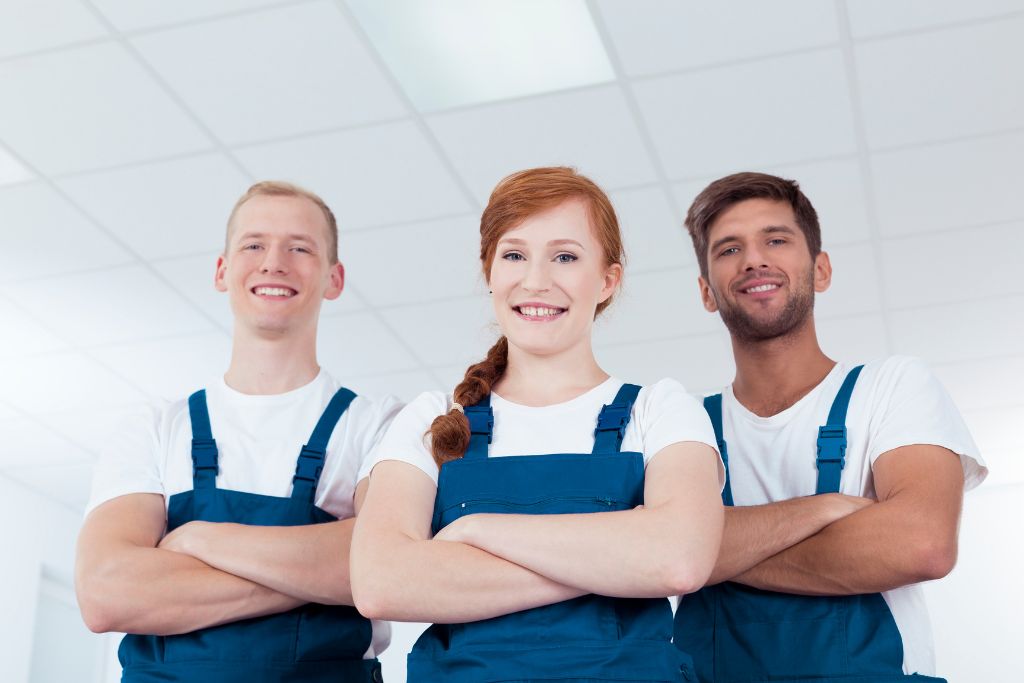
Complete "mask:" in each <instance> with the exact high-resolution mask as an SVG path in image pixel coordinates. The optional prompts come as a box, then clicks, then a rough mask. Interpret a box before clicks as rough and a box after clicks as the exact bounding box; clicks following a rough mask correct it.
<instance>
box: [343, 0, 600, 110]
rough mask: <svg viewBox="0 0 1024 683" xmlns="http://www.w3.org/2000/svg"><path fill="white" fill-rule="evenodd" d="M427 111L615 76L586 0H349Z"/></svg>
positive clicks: (379, 48)
mask: <svg viewBox="0 0 1024 683" xmlns="http://www.w3.org/2000/svg"><path fill="white" fill-rule="evenodd" d="M348 5H349V7H350V8H351V9H352V12H353V14H354V15H355V17H356V19H357V20H358V21H359V23H360V24H361V25H362V27H363V30H364V31H365V32H366V34H367V36H368V37H369V39H370V41H371V42H372V43H373V45H374V47H375V48H376V49H377V51H378V53H379V54H380V56H381V57H382V58H383V60H384V62H385V63H386V64H387V66H388V68H390V70H391V72H392V73H393V74H394V75H395V77H396V78H397V79H398V82H399V83H400V84H401V86H402V88H403V89H404V90H405V92H406V94H407V95H408V96H409V98H410V99H411V100H412V102H413V104H414V105H415V106H416V107H417V109H419V110H420V111H437V110H439V109H447V108H451V107H457V106H461V105H467V104H477V103H480V102H491V101H494V100H503V99H508V98H512V97H522V96H524V95H533V94H537V93H544V92H551V91H554V90H561V89H564V88H574V87H580V86H586V85H592V84H597V83H606V82H608V81H611V80H614V78H615V74H614V71H613V70H612V67H611V64H610V63H609V61H608V55H607V53H606V52H605V49H604V45H603V43H602V42H601V37H600V36H599V35H598V33H597V29H596V28H595V26H594V22H593V18H592V17H591V16H590V12H589V10H588V9H587V6H586V3H585V2H583V0H516V2H508V0H388V1H387V2H381V1H380V0H348Z"/></svg>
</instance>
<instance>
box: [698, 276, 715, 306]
mask: <svg viewBox="0 0 1024 683" xmlns="http://www.w3.org/2000/svg"><path fill="white" fill-rule="evenodd" d="M697 287H698V288H699V289H700V300H701V303H703V304H704V310H705V311H707V312H708V313H717V312H718V302H717V301H715V294H714V292H712V291H711V285H709V284H708V281H707V280H705V279H704V276H702V275H701V276H698V277H697Z"/></svg>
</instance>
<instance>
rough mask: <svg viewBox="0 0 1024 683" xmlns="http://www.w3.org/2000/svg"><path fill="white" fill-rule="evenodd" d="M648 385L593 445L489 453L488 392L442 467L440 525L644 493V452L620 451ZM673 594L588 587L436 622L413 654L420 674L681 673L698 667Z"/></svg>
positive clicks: (549, 677)
mask: <svg viewBox="0 0 1024 683" xmlns="http://www.w3.org/2000/svg"><path fill="white" fill-rule="evenodd" d="M639 391H640V387H638V386H635V385H632V384H626V385H623V387H622V389H620V390H619V392H618V394H617V395H616V396H615V399H614V400H613V401H612V403H611V404H609V405H606V406H604V408H602V410H601V413H600V415H599V416H598V420H597V429H596V430H595V439H594V449H593V452H592V453H558V454H551V455H522V456H505V457H496V458H489V457H488V456H487V450H488V448H487V444H489V443H490V442H491V429H492V427H493V426H494V416H493V413H492V411H491V406H490V396H488V397H486V398H485V399H483V400H482V401H481V402H480V403H478V404H476V405H475V406H468V407H466V409H465V410H466V417H467V418H469V423H470V431H471V432H472V436H471V438H470V445H469V448H468V449H467V451H466V454H465V455H464V456H463V457H462V458H461V459H459V460H453V461H451V462H447V463H445V464H444V466H443V467H442V468H441V472H440V475H439V478H438V484H437V497H436V499H435V503H434V519H433V525H432V526H433V530H434V533H435V534H436V533H437V532H438V531H439V530H441V529H442V528H444V527H445V526H447V525H448V524H451V523H452V522H453V521H455V520H456V519H458V518H459V517H462V516H464V515H471V514H474V513H478V512H490V513H514V514H539V515H543V514H564V513H580V512H606V511H609V510H630V509H632V508H634V507H636V506H637V505H640V504H641V503H642V502H643V492H644V491H643V489H644V460H643V455H642V454H641V453H635V452H628V453H622V452H620V448H621V446H622V438H623V435H624V434H625V431H626V425H627V424H628V423H629V418H630V411H631V409H632V406H633V402H634V401H635V400H636V396H637V393H638V392H639ZM671 630H672V614H671V608H670V607H669V603H668V600H667V599H664V598H661V599H622V598H609V597H604V596H600V595H584V596H581V597H578V598H574V599H572V600H566V601H564V602H559V603H555V604H552V605H546V606H543V607H537V608H534V609H527V610H523V611H520V612H515V613H513V614H507V615H504V616H500V617H495V618H493V619H485V620H483V621H476V622H471V623H467V624H434V625H433V626H431V627H430V628H429V629H427V630H426V631H425V632H424V633H423V635H421V636H420V638H419V640H417V641H416V644H415V645H414V646H413V649H412V652H411V653H410V654H409V660H408V662H409V666H408V676H409V681H410V683H417V682H421V681H430V682H433V681H444V682H445V683H489V682H491V683H493V682H497V681H501V682H503V683H508V682H513V681H554V680H557V681H560V682H562V683H572V682H583V681H648V682H653V681H658V682H661V681H675V682H680V681H684V680H690V679H691V678H692V677H693V669H692V664H691V663H690V661H689V657H687V656H686V655H684V654H682V653H681V652H679V651H677V650H676V649H675V648H674V647H673V646H672V644H671V638H670V636H671Z"/></svg>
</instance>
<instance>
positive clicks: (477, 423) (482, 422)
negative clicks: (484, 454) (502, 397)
mask: <svg viewBox="0 0 1024 683" xmlns="http://www.w3.org/2000/svg"><path fill="white" fill-rule="evenodd" d="M464 410H465V413H466V419H467V420H469V432H470V433H471V434H473V435H474V436H476V435H479V436H483V435H485V434H486V435H487V443H491V434H492V432H493V429H494V411H492V410H491V407H490V406H466V407H465V409H464Z"/></svg>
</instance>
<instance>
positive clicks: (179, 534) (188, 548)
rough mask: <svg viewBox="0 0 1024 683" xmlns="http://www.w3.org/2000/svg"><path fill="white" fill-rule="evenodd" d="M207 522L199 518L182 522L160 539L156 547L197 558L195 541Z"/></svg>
mask: <svg viewBox="0 0 1024 683" xmlns="http://www.w3.org/2000/svg"><path fill="white" fill-rule="evenodd" d="M207 524H208V522H203V521H199V520H196V521H192V522H188V523H186V524H182V525H181V526H179V527H178V528H177V529H175V530H174V531H172V532H171V533H169V534H167V535H166V536H164V537H163V538H162V539H160V543H158V544H157V546H156V547H157V548H161V549H162V550H172V551H174V552H176V553H182V554H183V555H191V556H192V557H195V558H196V559H199V556H198V555H197V554H196V541H197V540H198V537H199V535H200V534H201V533H202V532H203V530H204V527H205V526H206V525H207Z"/></svg>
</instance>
